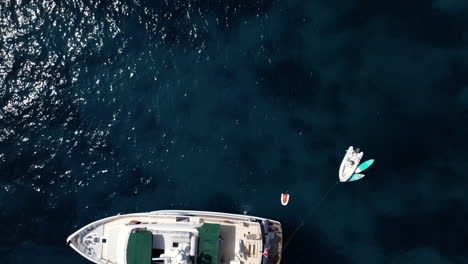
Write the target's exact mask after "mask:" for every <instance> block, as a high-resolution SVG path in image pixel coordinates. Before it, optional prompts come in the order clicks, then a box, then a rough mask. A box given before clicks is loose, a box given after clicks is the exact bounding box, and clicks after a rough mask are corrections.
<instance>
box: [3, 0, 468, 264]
mask: <svg viewBox="0 0 468 264" xmlns="http://www.w3.org/2000/svg"><path fill="white" fill-rule="evenodd" d="M0 34H1V35H0V189H1V192H0V234H1V235H0V262H1V263H84V262H85V260H84V259H83V258H82V257H81V256H79V255H78V254H76V253H75V252H73V251H72V249H70V248H67V247H66V246H65V238H66V236H67V235H68V234H70V233H71V232H73V231H74V230H76V229H77V228H79V227H81V226H83V225H84V224H86V223H89V222H90V221H93V220H96V219H99V218H102V217H105V216H110V215H115V214H117V213H130V212H138V211H150V210H157V209H179V208H181V209H198V210H215V211H225V212H233V213H246V214H251V215H259V216H264V217H270V218H273V219H278V220H280V221H282V222H283V225H284V232H285V236H286V237H288V236H289V234H291V232H292V231H293V229H294V228H295V227H296V226H297V225H298V224H299V222H300V220H301V217H302V216H303V215H305V214H310V217H309V218H307V219H306V220H307V224H306V226H305V227H303V228H302V229H301V231H300V232H298V234H297V235H296V236H295V237H294V240H293V241H292V242H291V244H290V245H289V247H288V249H287V251H286V252H285V254H284V258H283V263H286V264H290V263H360V264H362V263H444V264H445V263H468V255H467V251H466V241H467V239H468V233H467V228H466V223H467V220H468V211H467V208H468V199H467V198H466V197H467V196H466V186H467V184H468V180H467V176H466V172H467V171H468V163H467V161H466V160H467V154H466V149H467V148H468V143H467V140H466V136H467V135H468V125H467V124H468V48H467V44H468V5H467V2H466V1H463V0H450V1H443V0H437V1H429V0H427V1H423V0H415V1H403V0H393V1H390V0H382V1H370V0H354V1H337V0H326V1H325V0H324V1H322V0H316V1H298V0H288V1H286V0H285V1H241V0H229V1H225V0H199V1H194V0H193V1H190V0H187V1H180V0H161V1H150V0H146V1H145V0H141V1H138V0H132V1H130V0H129V1H123V0H122V1H94V0H88V1H84V0H83V1H78V0H75V1H47V0H45V1H21V0H17V1H11V0H4V1H1V3H0ZM350 144H352V145H354V146H359V147H361V148H362V149H363V150H364V151H365V153H366V154H365V155H366V157H367V158H371V157H372V158H375V159H376V163H375V165H374V166H373V168H371V169H369V170H368V171H367V172H366V174H367V176H366V178H365V179H364V180H362V181H360V182H356V183H351V184H347V185H345V184H340V185H338V186H337V187H336V188H335V190H334V191H333V192H332V193H331V194H330V195H329V196H328V197H327V199H326V200H325V201H324V203H323V204H322V205H321V207H320V208H319V210H317V211H316V212H312V211H311V210H313V209H312V208H313V206H314V205H315V202H316V201H317V200H318V199H319V198H320V196H321V194H323V193H324V192H325V191H326V190H327V189H328V188H329V186H331V185H332V184H333V183H334V182H335V181H336V180H337V170H338V166H339V162H340V160H341V158H342V155H343V154H344V150H345V149H346V148H347V147H348V146H349V145H350ZM286 189H287V190H289V193H290V194H291V200H290V205H289V206H288V207H282V206H281V205H280V196H279V194H280V193H281V192H282V191H285V190H286Z"/></svg>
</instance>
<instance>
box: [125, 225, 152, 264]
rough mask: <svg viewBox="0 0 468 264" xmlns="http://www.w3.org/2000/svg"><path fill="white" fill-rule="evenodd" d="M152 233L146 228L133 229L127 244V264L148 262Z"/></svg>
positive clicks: (144, 263)
mask: <svg viewBox="0 0 468 264" xmlns="http://www.w3.org/2000/svg"><path fill="white" fill-rule="evenodd" d="M152 245H153V234H152V233H151V232H150V231H146V230H133V231H132V232H131V233H130V237H129V238H128V244H127V264H150V263H151V247H152Z"/></svg>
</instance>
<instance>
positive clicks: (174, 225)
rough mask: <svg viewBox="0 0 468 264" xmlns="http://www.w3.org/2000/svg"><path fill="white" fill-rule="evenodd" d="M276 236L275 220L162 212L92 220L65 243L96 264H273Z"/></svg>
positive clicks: (278, 250)
mask: <svg viewBox="0 0 468 264" xmlns="http://www.w3.org/2000/svg"><path fill="white" fill-rule="evenodd" d="M282 240H283V239H282V230H281V224H280V223H279V222H278V221H274V220H270V219H265V218H260V217H253V216H247V215H236V214H226V213H216V212H202V211H181V210H164V211H154V212H148V213H136V214H126V215H117V216H112V217H108V218H104V219H101V220H98V221H96V222H93V223H91V224H89V225H87V226H85V227H83V228H81V229H80V230H78V231H76V232H75V233H73V234H72V235H70V236H69V237H68V238H67V244H68V245H70V246H71V247H72V248H73V249H75V250H76V251H77V252H78V253H80V254H81V255H82V256H83V257H85V258H87V259H88V260H90V261H92V262H94V263H97V264H176V263H177V264H191V263H193V264H267V263H268V264H270V263H272V264H278V263H280V260H281V249H282Z"/></svg>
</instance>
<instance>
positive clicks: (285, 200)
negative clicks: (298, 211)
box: [281, 193, 289, 206]
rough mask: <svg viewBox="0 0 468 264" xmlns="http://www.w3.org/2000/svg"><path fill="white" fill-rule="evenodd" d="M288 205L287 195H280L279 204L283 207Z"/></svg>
mask: <svg viewBox="0 0 468 264" xmlns="http://www.w3.org/2000/svg"><path fill="white" fill-rule="evenodd" d="M288 203H289V194H287V193H282V194H281V204H282V205H283V206H286V205H288Z"/></svg>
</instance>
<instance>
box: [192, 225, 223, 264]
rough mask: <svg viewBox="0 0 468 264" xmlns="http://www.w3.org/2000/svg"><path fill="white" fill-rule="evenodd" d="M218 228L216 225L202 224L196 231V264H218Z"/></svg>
mask: <svg viewBox="0 0 468 264" xmlns="http://www.w3.org/2000/svg"><path fill="white" fill-rule="evenodd" d="M219 228H220V226H219V225H218V224H203V225H202V226H201V227H200V228H199V229H198V232H199V234H198V236H199V237H198V256H197V263H198V264H218V250H219Z"/></svg>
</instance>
